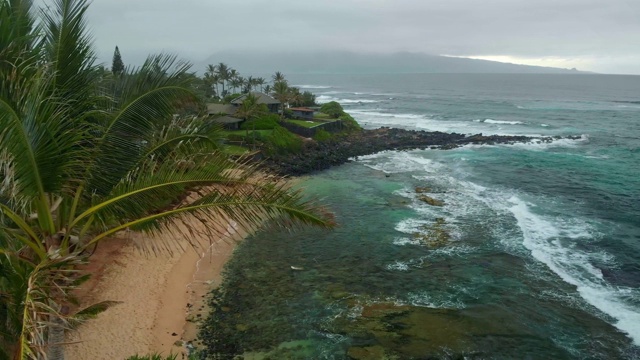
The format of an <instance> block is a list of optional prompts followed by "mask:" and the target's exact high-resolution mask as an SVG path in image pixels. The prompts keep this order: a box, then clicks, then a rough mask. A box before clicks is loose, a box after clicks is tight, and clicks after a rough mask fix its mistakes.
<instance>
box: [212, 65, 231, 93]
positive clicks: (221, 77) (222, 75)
mask: <svg viewBox="0 0 640 360" xmlns="http://www.w3.org/2000/svg"><path fill="white" fill-rule="evenodd" d="M215 69H216V72H217V74H218V81H219V82H220V84H222V93H221V95H222V97H224V96H226V95H227V92H226V90H225V89H224V86H225V85H226V83H227V81H228V80H229V79H230V78H231V72H230V71H231V68H229V66H228V65H227V64H225V63H222V62H221V63H219V64H218V65H216V67H215Z"/></svg>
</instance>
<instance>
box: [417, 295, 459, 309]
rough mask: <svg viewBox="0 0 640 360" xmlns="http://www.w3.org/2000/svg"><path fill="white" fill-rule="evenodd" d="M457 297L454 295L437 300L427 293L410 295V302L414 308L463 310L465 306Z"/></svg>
mask: <svg viewBox="0 0 640 360" xmlns="http://www.w3.org/2000/svg"><path fill="white" fill-rule="evenodd" d="M456 295H457V294H455V293H453V294H449V296H446V297H444V298H436V297H434V296H433V295H430V294H429V293H427V292H420V293H410V294H409V296H408V300H409V303H410V304H411V305H413V306H422V307H428V308H432V309H463V308H464V307H465V305H464V304H463V303H462V301H460V300H459V299H458V296H456ZM441 296H442V295H441Z"/></svg>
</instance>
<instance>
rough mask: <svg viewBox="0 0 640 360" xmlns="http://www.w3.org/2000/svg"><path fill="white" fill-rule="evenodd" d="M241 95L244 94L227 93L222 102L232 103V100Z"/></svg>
mask: <svg viewBox="0 0 640 360" xmlns="http://www.w3.org/2000/svg"><path fill="white" fill-rule="evenodd" d="M240 96H242V94H238V93H233V94H228V95H225V97H223V98H222V103H223V104H231V102H232V101H233V100H235V99H237V98H239V97H240Z"/></svg>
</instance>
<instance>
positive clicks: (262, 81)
mask: <svg viewBox="0 0 640 360" xmlns="http://www.w3.org/2000/svg"><path fill="white" fill-rule="evenodd" d="M255 84H256V86H260V91H264V88H263V86H264V84H266V81H265V79H264V78H263V77H258V78H256V79H255Z"/></svg>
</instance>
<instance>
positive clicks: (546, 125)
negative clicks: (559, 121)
mask: <svg viewBox="0 0 640 360" xmlns="http://www.w3.org/2000/svg"><path fill="white" fill-rule="evenodd" d="M540 126H542V127H549V124H540Z"/></svg>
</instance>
